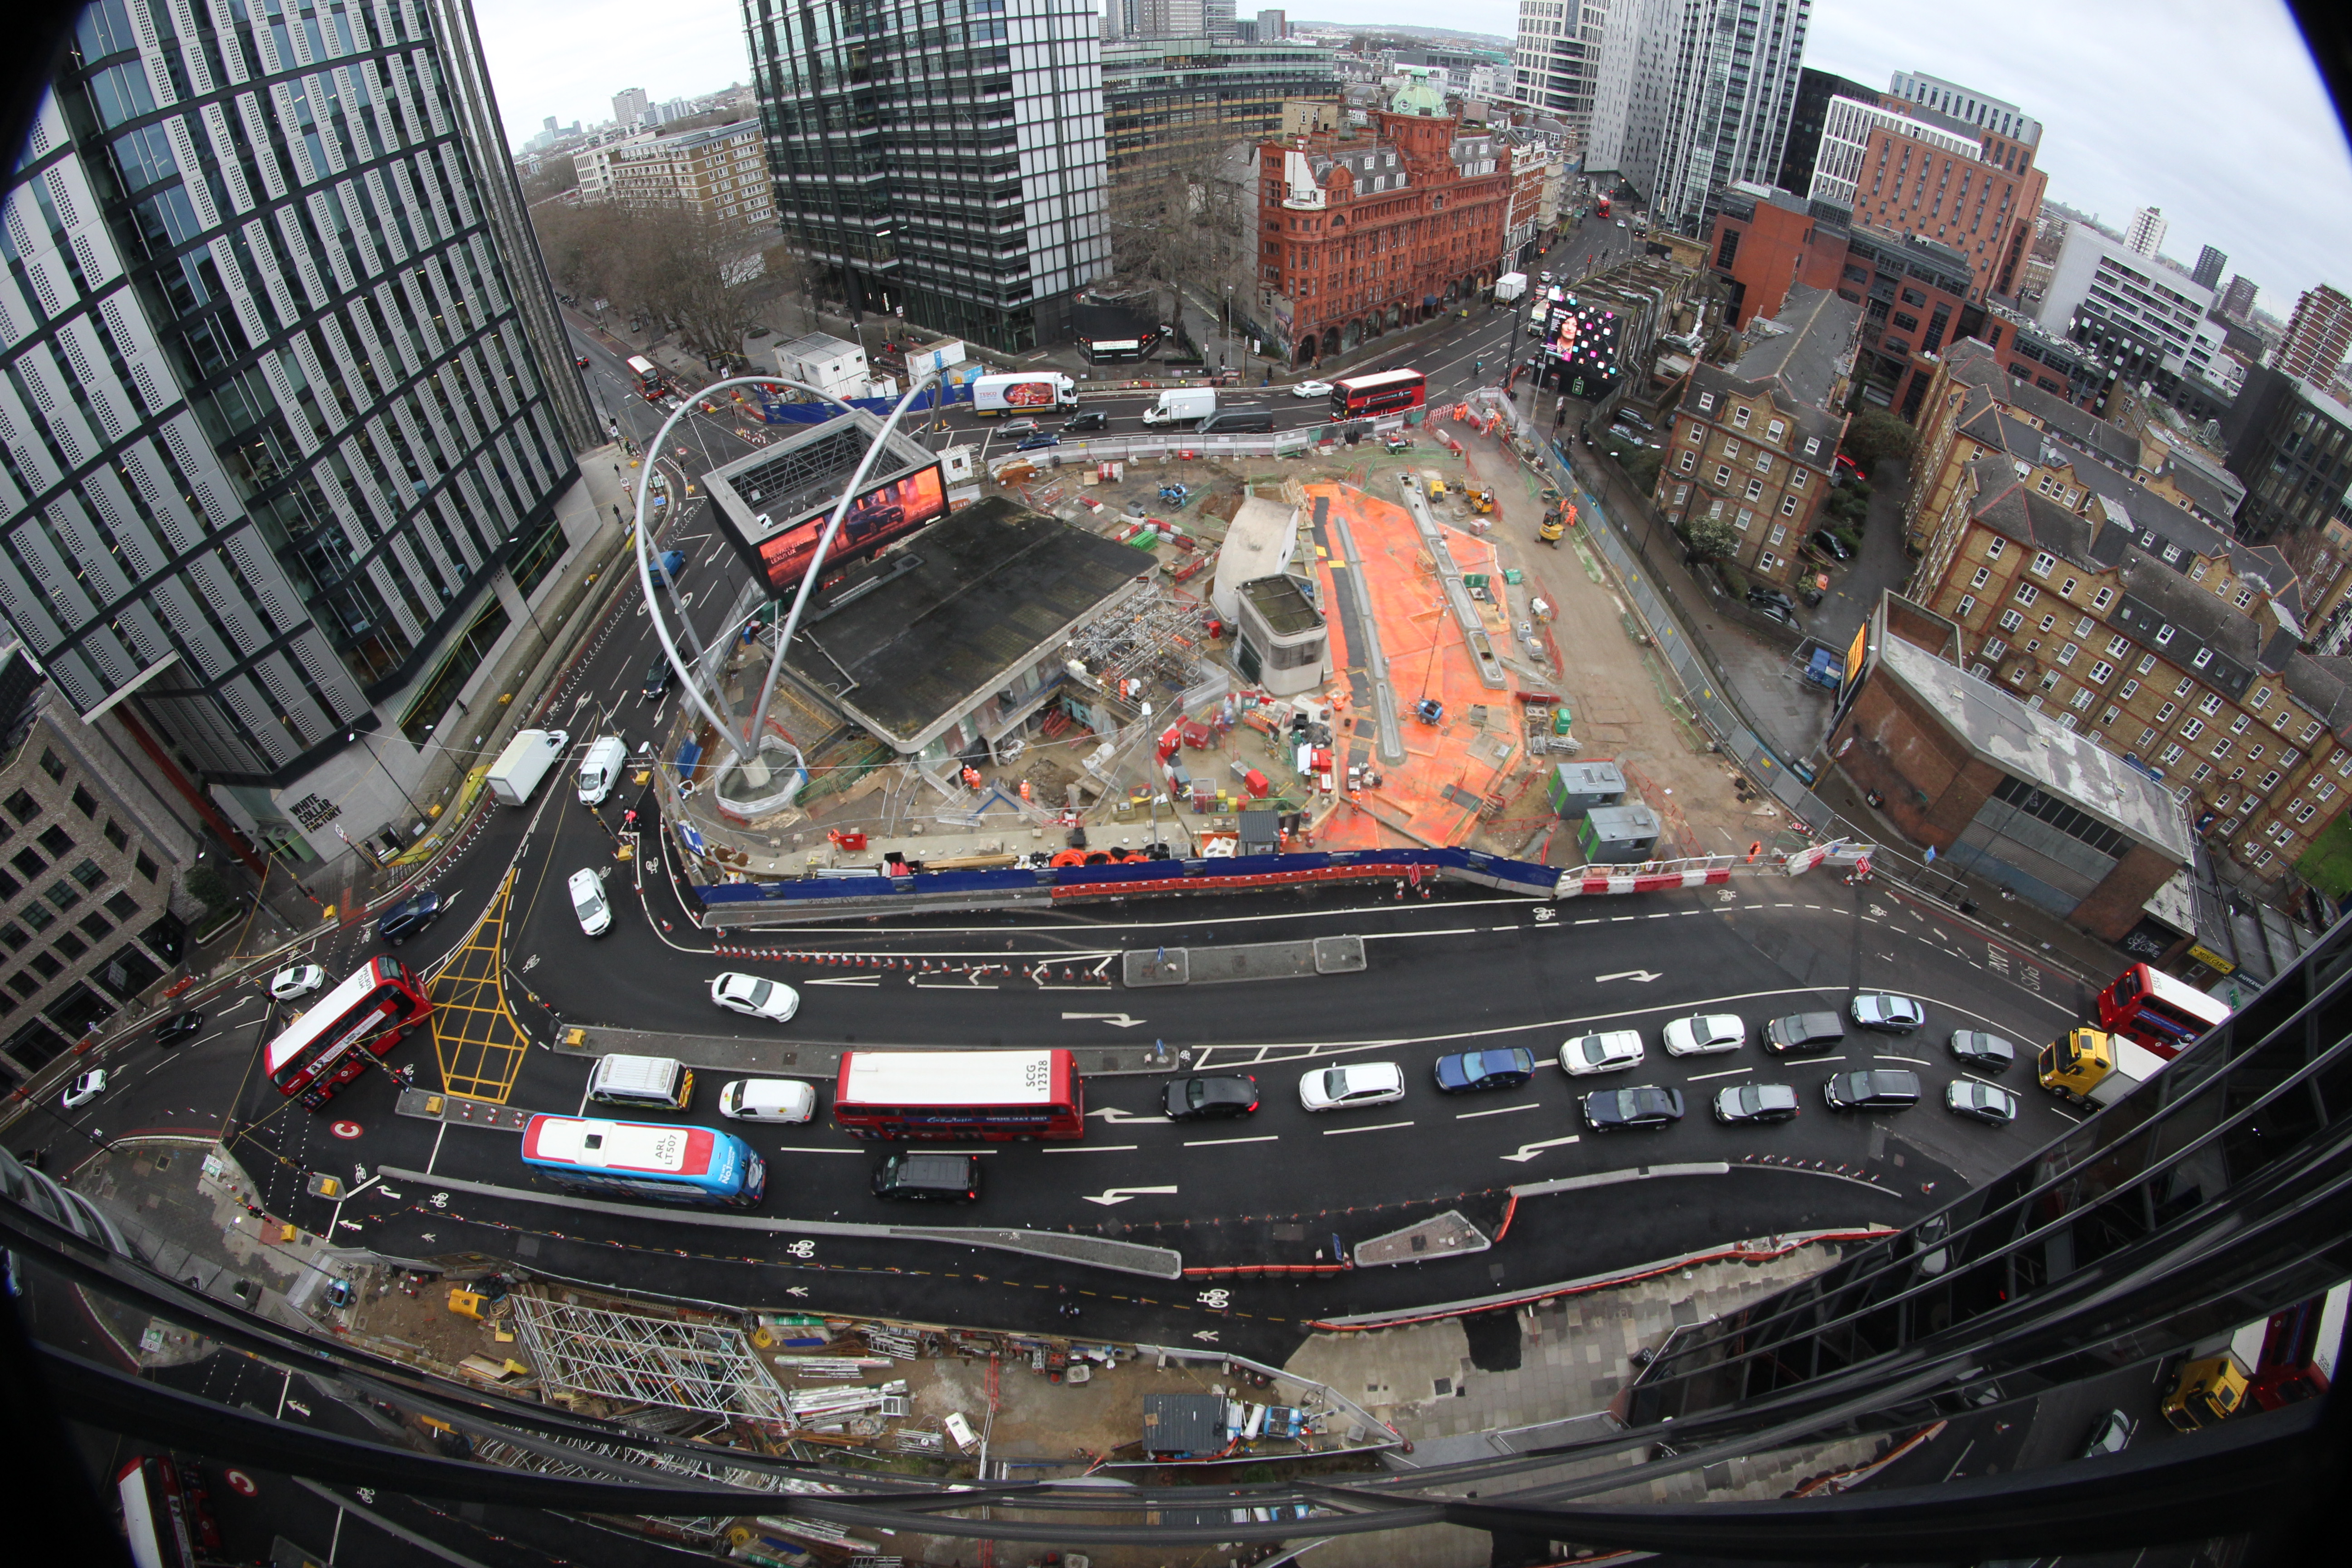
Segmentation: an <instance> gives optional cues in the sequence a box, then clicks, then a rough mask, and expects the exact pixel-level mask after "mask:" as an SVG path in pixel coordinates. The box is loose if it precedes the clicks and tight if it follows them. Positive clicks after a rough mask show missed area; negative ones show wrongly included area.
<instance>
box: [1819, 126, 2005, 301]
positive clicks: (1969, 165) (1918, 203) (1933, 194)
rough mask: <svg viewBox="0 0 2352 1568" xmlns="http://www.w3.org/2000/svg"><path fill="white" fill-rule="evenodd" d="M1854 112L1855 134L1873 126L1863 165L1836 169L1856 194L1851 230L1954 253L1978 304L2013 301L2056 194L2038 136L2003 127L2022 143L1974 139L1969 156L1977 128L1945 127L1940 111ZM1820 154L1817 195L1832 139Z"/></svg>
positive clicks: (1987, 133) (1980, 133) (1984, 136)
mask: <svg viewBox="0 0 2352 1568" xmlns="http://www.w3.org/2000/svg"><path fill="white" fill-rule="evenodd" d="M1852 112H1853V125H1854V126H1855V127H1856V128H1859V127H1861V126H1864V125H1866V126H1867V130H1866V132H1864V138H1863V151H1862V157H1861V159H1860V161H1859V163H1853V164H1852V165H1850V166H1849V165H1848V164H1847V163H1843V162H1840V163H1836V164H1835V167H1836V168H1837V169H1838V170H1839V171H1840V173H1839V174H1837V176H1836V178H1837V182H1838V184H1839V185H1840V187H1841V188H1843V184H1844V182H1845V180H1846V178H1847V177H1848V175H1850V176H1851V179H1852V182H1853V194H1852V196H1851V197H1850V199H1848V200H1847V201H1845V202H1844V203H1843V205H1846V206H1849V207H1851V208H1852V209H1853V216H1854V221H1856V222H1857V223H1866V224H1869V225H1870V226H1873V227H1874V228H1884V229H1892V230H1894V231H1895V232H1896V233H1898V234H1916V235H1920V236H1923V237H1927V238H1928V239H1933V240H1936V241H1937V242H1939V243H1941V244H1944V245H1948V246H1950V247H1952V248H1953V249H1955V250H1957V251H1958V252H1959V253H1960V254H1961V255H1962V256H1965V257H1966V258H1968V262H1969V269H1970V271H1972V272H1973V273H1974V274H1975V276H1976V280H1977V287H1976V294H1975V298H1976V299H1977V300H1983V299H1985V298H1986V297H1987V296H1989V295H1993V294H1999V295H2002V296H2004V297H2008V296H2013V295H2014V294H2015V293H2016V292H2017V289H2018V284H2019V282H2020V280H2021V278H2022V277H2023V274H2024V268H2025V257H2026V250H2027V248H2028V247H2030V246H2031V245H2032V241H2033V227H2034V219H2035V218H2036V217H2037V216H2039V215H2040V213H2041V210H2042V190H2043V187H2044V186H2046V185H2047V184H2049V176H2048V175H2046V174H2043V173H2042V171H2041V170H2040V169H2038V168H2035V167H2034V165H2033V154H2034V150H2035V147H2036V146H2037V144H2038V143H2039V142H2040V138H2041V127H2040V126H2039V125H2038V124H2036V123H2035V122H2034V121H2030V120H2027V121H2022V123H2021V124H2020V123H2019V121H2017V120H2015V119H2013V118H2009V117H1999V122H2000V123H2001V124H2006V125H2009V126H2011V128H2012V130H2014V131H2017V132H2021V133H2020V134H2003V133H2002V132H1998V131H1994V130H1990V129H1982V130H1975V131H1974V132H1973V135H1972V136H1969V137H1968V145H1967V146H1965V147H1962V146H1956V145H1955V142H1957V141H1958V140H1960V139H1961V138H1962V137H1963V135H1964V134H1965V133H1967V132H1969V131H1970V130H1971V127H1970V126H1969V124H1968V123H1967V122H1965V121H1954V120H1944V121H1940V122H1938V121H1937V114H1936V111H1932V110H1926V109H1918V108H1915V109H1914V110H1912V112H1911V113H1909V114H1907V115H1901V116H1895V115H1889V114H1888V113H1886V111H1885V110H1879V109H1871V108H1868V107H1867V106H1863V105H1856V106H1854V108H1853V111H1852ZM1841 123H1843V121H1841ZM1823 145H1824V153H1823V157H1822V163H1821V164H1820V166H1819V167H1820V171H1821V172H1819V173H1817V174H1815V176H1814V180H1815V184H1816V185H1817V186H1818V185H1819V184H1821V182H1822V176H1823V174H1827V173H1828V172H1829V171H1830V169H1831V168H1832V162H1831V160H1830V158H1829V156H1828V151H1827V149H1828V146H1829V137H1828V133H1827V132H1824V135H1823Z"/></svg>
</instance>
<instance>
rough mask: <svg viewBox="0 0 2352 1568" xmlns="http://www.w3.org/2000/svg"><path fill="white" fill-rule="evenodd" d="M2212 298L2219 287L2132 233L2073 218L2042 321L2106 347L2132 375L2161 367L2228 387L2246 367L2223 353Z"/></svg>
mask: <svg viewBox="0 0 2352 1568" xmlns="http://www.w3.org/2000/svg"><path fill="white" fill-rule="evenodd" d="M2213 300H2214V293H2213V290H2212V289H2208V288H2205V287H2204V286H2202V285H2201V284H2200V283H2199V282H2197V280H2196V279H2193V278H2190V277H2189V276H2188V275H2187V274H2185V273H2182V272H2178V271H2175V270H2174V269H2173V268H2169V267H2166V266H2163V265H2161V264H2160V263H2158V262H2156V261H2154V260H2152V259H2150V258H2148V257H2147V256H2145V255H2142V254H2141V253H2140V252H2138V251H2137V250H2135V249H2134V248H2133V247H2131V245H2130V243H2129V242H2128V241H2126V240H2117V239H2111V238H2109V237H2107V236H2105V235H2104V234H2101V233H2100V232H2099V231H2098V230H2097V229H2095V228H2093V227H2092V226H2090V225H2089V224H2086V223H2077V224H2069V225H2068V226H2067V228H2066V240H2065V244H2064V245H2063V247H2061V248H2060V250H2059V252H2058V260H2057V263H2056V265H2055V266H2054V267H2053V268H2052V269H2051V274H2050V287H2049V288H2048V289H2046V290H2045V291H2044V292H2043V294H2042V327H2043V329H2044V330H2046V331H2050V332H2051V333H2053V334H2054V335H2057V336H2061V337H2067V338H2072V339H2074V341H2075V342H2082V343H2087V344H2090V345H2093V346H2095V347H2098V348H2100V349H2102V350H2104V351H2105V352H2106V353H2109V354H2111V355H2112V356H2114V357H2115V358H2116V360H2118V361H2119V362H2120V368H2122V369H2123V371H2124V373H2125V374H2126V375H2131V374H2145V373H2146V372H2147V371H2149V370H2153V369H2159V368H2160V369H2162V370H2164V371H2167V372H2168V373H2170V374H2174V375H2193V376H2195V377H2196V378H2198V379H2199V380H2200V381H2202V382H2204V383H2206V384H2208V385H2210V386H2216V387H2221V388H2222V389H2223V390H2229V389H2231V387H2232V386H2233V385H2234V384H2236V383H2237V382H2238V381H2240V380H2242V379H2243V376H2244V368H2243V367H2242V365H2239V364H2238V363H2237V362H2236V361H2234V360H2232V359H2231V357H2230V356H2229V355H2228V354H2225V353H2222V343H2223V331H2224V329H2223V328H2222V327H2221V324H2220V323H2219V322H2217V321H2212V320H2210V316H2211V314H2212V310H2213Z"/></svg>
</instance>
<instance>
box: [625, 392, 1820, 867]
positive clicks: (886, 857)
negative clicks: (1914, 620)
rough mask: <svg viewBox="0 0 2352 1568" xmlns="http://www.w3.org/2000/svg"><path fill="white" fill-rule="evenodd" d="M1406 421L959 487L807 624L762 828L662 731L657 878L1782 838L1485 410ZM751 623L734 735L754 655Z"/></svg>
mask: <svg viewBox="0 0 2352 1568" xmlns="http://www.w3.org/2000/svg"><path fill="white" fill-rule="evenodd" d="M1426 413H1427V415H1428V417H1427V418H1426V419H1423V417H1422V415H1423V411H1419V410H1416V411H1414V414H1413V415H1412V416H1411V421H1410V423H1408V424H1403V425H1402V426H1401V427H1399V428H1395V429H1392V430H1387V431H1383V432H1381V433H1380V434H1378V435H1377V436H1374V437H1372V438H1368V439H1364V440H1362V441H1360V442H1358V443H1355V444H1343V443H1336V442H1335V443H1327V444H1325V445H1323V446H1321V447H1315V448H1312V449H1310V450H1309V451H1308V452H1307V453H1306V454H1305V455H1303V456H1297V457H1291V456H1283V457H1268V458H1255V457H1253V458H1216V459H1213V458H1206V457H1202V456H1195V455H1191V454H1185V453H1175V452H1171V453H1168V454H1163V455H1160V456H1159V458H1157V460H1148V459H1129V460H1102V461H1094V460H1084V459H1079V458H1063V459H1062V460H1061V462H1060V463H1059V465H1058V466H1051V467H1049V466H1043V465H1041V464H1040V463H1038V462H1035V461H1033V460H1031V459H1029V458H1014V459H1011V460H1008V461H1005V462H1003V463H1001V464H999V465H998V466H997V467H996V468H995V469H994V471H993V473H992V474H989V475H987V476H986V477H985V478H981V477H979V475H978V474H977V473H976V472H974V470H973V469H972V468H971V467H970V466H969V465H968V464H967V465H966V466H965V468H964V469H963V471H964V472H967V473H972V474H973V477H974V479H976V481H977V482H976V484H974V485H972V486H970V487H967V488H966V489H963V490H962V491H961V493H959V492H957V491H954V490H951V491H950V498H951V500H961V502H962V504H961V505H960V506H958V507H957V508H956V510H952V511H950V513H949V515H948V516H946V517H945V518H943V519H941V520H940V521H937V522H935V523H933V524H932V525H930V527H929V528H928V529H926V530H924V531H921V532H919V533H917V534H914V535H912V536H911V537H910V538H909V540H908V542H907V543H905V544H904V545H902V546H899V547H898V549H896V550H894V551H893V552H890V553H888V554H885V555H883V556H882V557H880V558H879V559H878V560H877V561H876V562H874V563H868V564H866V565H864V566H861V567H853V568H852V569H851V570H850V572H849V573H848V574H847V575H846V576H845V578H844V580H843V581H842V582H841V583H840V584H835V585H834V587H833V589H832V597H831V600H830V603H831V604H832V605H838V606H839V608H838V609H837V610H835V609H829V608H827V607H826V602H824V601H821V602H820V603H819V605H818V606H817V607H816V608H814V609H813V610H812V611H811V613H810V614H809V615H808V616H806V617H805V618H804V619H803V623H802V627H801V630H800V631H799V633H798V634H797V635H796V636H795V638H794V644H793V649H792V651H791V653H790V655H789V656H788V657H787V658H786V659H785V660H784V661H783V668H782V679H781V680H779V681H778V682H777V683H776V689H775V698H774V700H773V701H772V703H771V704H770V705H769V707H768V710H767V712H766V716H765V723H766V726H767V731H768V733H769V734H770V735H772V736H781V737H783V738H784V739H785V740H786V741H788V742H789V744H790V748H791V750H792V751H793V752H797V754H798V757H799V759H800V760H801V762H802V763H803V766H804V775H803V778H802V780H801V781H800V783H799V786H798V788H797V791H796V792H795V793H793V795H791V798H790V800H789V803H788V804H781V803H778V802H773V801H772V802H771V804H772V805H773V807H774V808H773V809H762V810H759V811H756V812H752V811H746V810H744V809H742V808H741V807H740V805H739V804H738V803H735V802H733V801H730V798H729V795H728V792H727V790H726V789H725V787H724V780H723V778H717V775H718V774H719V773H722V772H723V767H724V762H725V757H726V753H727V752H728V746H727V742H726V741H725V740H724V738H723V737H721V736H720V735H719V733H718V732H717V729H716V727H715V726H713V725H712V724H711V723H709V721H708V719H707V718H705V717H703V716H702V715H700V714H699V713H698V712H696V711H695V710H693V709H692V708H690V707H689V708H686V709H685V710H684V711H683V712H682V713H681V715H680V717H679V719H678V721H677V729H676V731H674V732H673V734H672V735H671V736H670V737H669V738H668V739H667V741H666V742H664V743H663V745H662V747H661V751H662V754H663V756H664V758H665V759H666V760H667V762H668V763H669V765H667V766H664V767H662V768H660V769H658V770H657V774H658V779H659V785H660V788H661V791H662V796H663V802H664V806H665V811H666V814H667V817H668V820H669V821H670V822H671V823H672V824H673V825H675V826H677V827H679V828H681V829H683V830H684V831H682V832H680V833H679V834H677V837H676V842H675V844H674V848H675V850H676V851H677V853H678V854H679V855H680V856H681V857H682V859H683V869H684V870H685V872H686V874H687V876H688V878H689V879H691V880H693V881H695V882H697V883H700V884H709V883H713V882H722V881H744V880H752V881H761V880H772V879H797V878H807V877H812V876H824V875H835V876H838V875H841V874H844V873H845V872H852V873H854V872H856V871H858V870H862V869H869V868H870V869H889V870H893V871H895V870H897V869H898V868H901V867H906V868H914V869H930V870H939V871H944V870H969V869H982V868H1002V867H1011V866H1023V865H1045V864H1068V863H1075V862H1077V861H1096V862H1098V861H1101V860H1104V859H1118V858H1139V857H1145V856H1172V857H1179V858H1187V859H1195V858H1215V857H1220V856H1227V855H1244V854H1260V853H1267V852H1276V851H1297V850H1328V851H1338V850H1360V849H1378V848H1411V847H1418V848H1435V847H1450V848H1463V849H1473V850H1482V851H1486V852H1491V853H1494V854H1497V855H1503V856H1507V857H1510V858H1515V859H1519V860H1524V861H1534V862H1538V863H1546V864H1550V865H1555V866H1559V867H1576V866H1584V865H1600V864H1607V865H1623V866H1628V867H1631V866H1634V865H1639V864H1643V863H1649V862H1656V861H1666V860H1675V859H1687V858H1692V857H1697V856H1716V855H1725V854H1738V853H1740V852H1743V851H1745V850H1746V849H1747V848H1748V846H1749V845H1751V844H1753V843H1756V842H1758V841H1764V842H1768V843H1775V844H1778V843H1779V842H1780V840H1778V838H1777V837H1776V835H1777V833H1778V831H1779V830H1780V829H1781V828H1782V827H1783V826H1785V821H1784V818H1783V816H1782V814H1781V812H1780V809H1779V808H1778V807H1777V806H1775V805H1772V804H1771V803H1770V802H1769V801H1768V800H1765V799H1762V798H1760V797H1759V796H1757V795H1755V794H1754V792H1753V791H1752V790H1751V789H1750V787H1749V785H1748V781H1747V780H1746V778H1745V777H1744V776H1743V775H1742V774H1741V773H1739V771H1738V769H1737V768H1736V767H1734V766H1732V765H1731V764H1730V763H1729V762H1728V760H1727V759H1726V758H1724V757H1722V756H1720V755H1719V754H1717V752H1715V750H1714V748H1713V747H1712V746H1711V745H1710V744H1709V742H1708V740H1707V737H1706V734H1705V732H1704V731H1703V730H1702V729H1701V727H1700V726H1699V725H1698V724H1697V723H1696V721H1694V720H1693V719H1692V717H1691V716H1690V714H1689V713H1688V711H1687V710H1686V709H1685V708H1684V706H1683V704H1682V702H1681V700H1680V699H1679V697H1678V696H1677V695H1676V693H1675V686H1674V683H1673V681H1672V680H1671V679H1670V678H1669V676H1668V674H1667V672H1666V670H1665V668H1664V664H1663V663H1662V661H1661V660H1660V659H1659V658H1658V657H1657V656H1656V654H1655V652H1654V650H1653V649H1652V648H1650V647H1649V646H1648V637H1647V636H1646V634H1645V632H1644V631H1643V628H1642V626H1641V625H1640V623H1639V621H1638V620H1637V618H1636V617H1635V616H1633V614H1632V612H1631V610H1630V608H1629V606H1628V605H1626V604H1625V603H1624V602H1623V600H1622V597H1621V596H1620V595H1618V594H1617V593H1616V592H1615V591H1614V589H1613V588H1612V585H1611V584H1609V583H1608V582H1607V581H1606V580H1605V578H1604V575H1603V573H1602V571H1601V566H1600V564H1599V563H1598V561H1597V560H1596V559H1595V557H1594V555H1593V553H1592V552H1591V551H1589V550H1588V549H1587V548H1586V547H1585V545H1584V544H1583V542H1581V540H1580V537H1579V531H1578V524H1577V521H1576V519H1575V517H1574V508H1573V506H1572V504H1570V503H1569V502H1567V501H1565V500H1563V499H1562V498H1561V497H1559V495H1558V494H1557V493H1556V492H1554V491H1551V490H1549V489H1547V488H1546V486H1545V484H1544V483H1543V481H1542V479H1541V478H1540V470H1539V469H1538V468H1536V467H1535V466H1534V465H1532V464H1530V463H1529V462H1528V461H1527V460H1526V458H1527V456H1528V455H1527V454H1526V453H1525V452H1523V451H1521V450H1519V449H1517V445H1516V444H1515V442H1514V441H1513V439H1512V437H1510V435H1509V433H1508V431H1507V429H1505V428H1503V427H1502V425H1503V422H1502V421H1500V420H1497V419H1496V418H1495V417H1494V416H1493V414H1492V413H1491V412H1486V413H1481V412H1477V411H1475V410H1474V409H1473V408H1471V407H1468V406H1463V405H1452V406H1448V407H1446V408H1442V409H1432V410H1428V411H1426ZM950 455H951V456H952V454H950ZM950 467H951V469H952V467H953V466H952V465H951V466H950ZM739 614H740V607H739ZM752 626H753V632H752V636H751V637H750V638H749V639H748V640H745V641H742V642H740V643H739V644H738V645H737V646H736V647H734V648H733V649H732V650H731V652H730V654H729V655H728V656H727V658H726V661H725V664H724V668H723V669H722V670H721V671H720V673H719V676H718V677H717V681H716V687H717V689H716V691H715V692H714V696H718V697H723V698H724V699H725V700H727V702H728V703H729V704H730V711H736V710H740V709H741V708H742V706H743V705H744V704H745V703H746V701H747V700H750V699H751V698H753V697H755V696H756V694H757V693H758V691H759V690H760V689H761V675H762V674H763V673H764V671H765V669H766V667H767V665H768V662H769V659H770V655H771V651H772V649H771V647H770V645H769V644H768V643H767V642H765V641H764V640H761V622H760V621H759V620H758V619H757V617H756V616H755V617H753V620H752ZM765 635H766V636H769V637H772V636H773V635H774V633H773V631H772V629H770V630H768V631H767V632H766V633H765ZM714 779H716V781H717V782H716V783H714ZM1596 811H1597V812H1598V813H1599V815H1598V816H1596V815H1595V813H1596ZM1795 842H1796V840H1795V839H1794V838H1791V839H1790V841H1789V843H1790V845H1793V844H1794V843H1795Z"/></svg>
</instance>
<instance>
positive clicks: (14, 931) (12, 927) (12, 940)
mask: <svg viewBox="0 0 2352 1568" xmlns="http://www.w3.org/2000/svg"><path fill="white" fill-rule="evenodd" d="M32 940H33V938H32V935H31V933H30V932H28V931H26V930H25V928H24V927H23V926H20V925H18V924H17V923H16V921H0V942H6V943H7V944H8V951H9V952H24V951H25V944H26V942H30V941H32Z"/></svg>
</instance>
